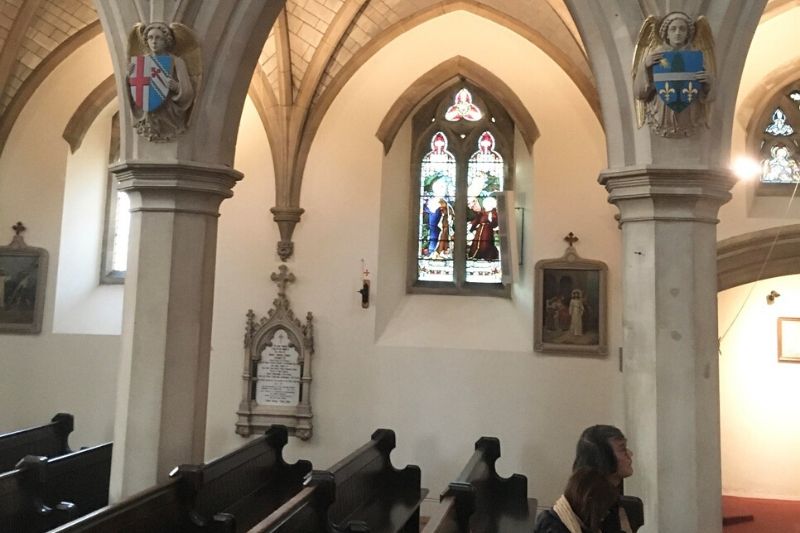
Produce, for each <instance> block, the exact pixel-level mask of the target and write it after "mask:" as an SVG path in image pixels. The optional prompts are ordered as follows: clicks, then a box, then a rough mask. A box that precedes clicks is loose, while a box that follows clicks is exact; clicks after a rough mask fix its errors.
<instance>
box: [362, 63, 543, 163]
mask: <svg viewBox="0 0 800 533" xmlns="http://www.w3.org/2000/svg"><path fill="white" fill-rule="evenodd" d="M459 77H463V78H465V79H467V80H468V81H469V82H470V83H473V84H474V85H476V86H478V87H480V88H481V89H483V90H484V91H486V92H488V93H490V94H491V95H492V96H494V97H495V98H496V99H497V101H498V102H500V104H501V105H502V106H503V107H504V108H505V109H506V111H508V114H509V115H511V118H512V120H513V121H514V125H515V126H516V128H517V129H518V130H519V132H520V134H521V135H522V138H523V139H524V140H525V147H526V148H527V149H528V152H531V151H532V150H533V143H534V142H536V139H537V138H538V137H539V128H537V126H536V122H535V121H534V120H533V117H532V116H531V114H530V113H529V112H528V109H527V108H526V107H525V105H524V104H523V103H522V100H520V99H519V97H518V96H517V95H516V93H514V91H512V90H511V88H510V87H509V86H508V85H506V84H505V82H503V80H501V79H500V78H498V77H497V76H495V75H494V74H493V73H491V72H490V71H489V70H487V69H485V68H484V67H482V66H480V65H479V64H477V63H475V62H474V61H472V60H470V59H467V58H466V57H463V56H455V57H452V58H450V59H448V60H447V61H445V62H443V63H440V64H439V65H438V66H436V67H434V68H433V69H431V70H429V71H428V72H426V73H425V74H423V75H422V76H420V77H419V78H417V80H416V81H415V82H414V83H412V84H411V86H409V87H408V89H406V90H405V91H404V92H403V94H401V95H400V97H399V98H398V99H397V101H395V103H394V104H393V105H392V107H391V109H389V112H388V113H387V114H386V116H385V117H384V118H383V120H382V121H381V124H380V126H379V127H378V131H377V132H376V133H375V136H376V137H377V138H378V139H379V140H380V141H381V143H383V149H384V153H389V150H390V149H391V147H392V143H393V142H394V139H395V137H396V136H397V132H398V131H400V127H401V126H402V125H403V123H404V122H405V121H406V119H407V118H408V116H409V115H410V114H411V112H412V111H413V110H414V109H415V108H416V107H417V105H418V104H419V103H420V102H422V101H424V100H425V99H426V98H428V97H429V96H431V95H432V94H434V93H435V92H437V91H438V90H439V89H441V88H443V87H444V86H445V85H447V84H448V83H450V82H451V81H453V80H455V79H456V78H459Z"/></svg>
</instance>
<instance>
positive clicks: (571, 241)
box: [564, 231, 579, 246]
mask: <svg viewBox="0 0 800 533" xmlns="http://www.w3.org/2000/svg"><path fill="white" fill-rule="evenodd" d="M564 240H565V241H567V242H568V243H569V245H570V246H572V245H573V244H575V243H576V242H578V240H579V239H578V237H576V236H575V234H574V233H572V232H571V231H570V232H569V234H568V235H567V236H566V237H564Z"/></svg>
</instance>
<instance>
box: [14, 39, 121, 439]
mask: <svg viewBox="0 0 800 533" xmlns="http://www.w3.org/2000/svg"><path fill="white" fill-rule="evenodd" d="M87 65H91V66H92V68H86V66H87ZM110 72H111V63H110V59H109V55H108V51H107V47H106V42H105V38H104V36H102V35H101V36H98V37H95V38H94V39H92V40H91V41H90V42H89V43H87V44H86V45H84V46H82V47H81V48H80V49H79V50H77V51H76V52H75V53H74V54H73V55H71V56H70V57H69V58H68V59H67V60H66V61H64V62H63V63H62V64H61V65H59V66H58V67H57V68H56V69H55V70H54V71H53V73H52V74H51V75H50V76H49V77H48V78H47V79H46V80H45V82H44V83H43V84H42V85H41V86H40V87H39V89H38V90H37V91H36V93H35V94H34V95H33V97H32V98H31V99H30V101H29V102H28V104H27V106H26V107H25V109H24V110H23V112H22V113H21V114H20V116H19V118H18V120H17V122H16V125H15V126H14V129H13V130H12V132H11V135H10V136H9V138H8V141H7V143H6V146H5V149H4V151H3V154H2V159H0V232H4V233H0V240H2V241H6V242H7V241H10V240H11V232H10V227H11V225H13V224H14V223H15V222H16V221H17V220H22V221H23V222H24V223H25V225H26V226H27V227H28V231H27V232H26V233H25V239H26V241H27V243H28V244H29V245H31V246H38V247H42V248H45V249H47V250H48V252H49V254H50V262H49V266H48V275H47V292H46V295H45V307H44V322H43V326H42V333H41V334H39V335H0V357H1V358H2V362H1V363H0V364H2V372H0V431H6V430H11V429H17V428H19V427H24V426H32V425H38V424H42V423H46V422H48V421H49V420H50V418H51V417H52V416H53V415H54V414H55V413H56V412H58V411H64V412H70V413H72V414H74V415H75V432H74V433H73V435H72V437H71V438H70V444H71V445H72V446H73V447H77V446H82V445H89V444H97V443H100V442H104V441H107V440H111V438H112V429H113V411H114V409H113V405H114V397H115V392H114V388H115V383H116V373H117V352H118V349H119V339H118V337H117V336H112V335H85V334H83V333H87V332H89V331H88V329H87V330H83V331H80V332H77V331H73V334H61V333H59V332H55V331H54V329H55V328H54V320H53V316H54V307H55V300H56V286H57V285H61V286H64V287H69V286H70V284H71V283H72V278H71V275H70V274H74V275H75V277H76V278H77V277H80V276H83V275H84V273H83V272H80V273H79V272H75V273H71V272H69V271H66V270H65V271H64V272H60V269H59V266H60V260H61V255H60V253H59V249H60V247H61V241H60V236H61V227H62V213H63V211H62V207H63V204H64V201H65V176H67V174H68V172H67V166H68V163H67V161H68V159H69V155H68V154H69V147H68V145H67V143H66V142H65V141H64V140H63V139H62V138H61V134H62V132H63V131H64V127H65V126H66V124H67V122H68V120H69V119H70V117H71V115H72V114H73V113H74V112H75V109H77V107H78V105H79V104H80V103H81V101H82V100H83V99H84V98H85V96H86V95H87V94H89V92H91V90H92V89H94V88H95V87H96V86H97V85H98V84H99V83H100V82H101V81H102V80H103V79H105V77H107V76H108V74H109V73H110ZM107 142H108V141H107V140H106V144H107ZM106 157H107V156H106ZM81 222H82V220H81V219H76V220H73V221H72V224H73V228H74V229H75V232H76V234H73V235H71V236H70V238H72V239H75V242H76V243H79V244H80V245H84V244H88V245H89V246H91V244H92V243H91V239H93V237H92V235H93V233H95V232H96V229H91V230H88V231H85V230H86V228H84V227H83V226H82V225H81ZM91 224H96V222H91ZM2 228H5V230H3V229H2ZM84 231H85V233H84ZM87 239H88V240H87ZM4 244H5V242H4ZM80 268H89V267H88V266H85V265H82V266H81V267H80ZM120 310H121V308H114V306H111V308H110V309H108V312H110V313H111V314H112V315H113V313H114V312H118V311H120ZM84 320H85V322H84V324H88V323H89V317H88V316H87V317H84Z"/></svg>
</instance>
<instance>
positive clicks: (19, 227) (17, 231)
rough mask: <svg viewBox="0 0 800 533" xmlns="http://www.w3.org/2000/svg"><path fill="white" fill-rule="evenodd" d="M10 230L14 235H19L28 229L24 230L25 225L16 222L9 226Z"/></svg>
mask: <svg viewBox="0 0 800 533" xmlns="http://www.w3.org/2000/svg"><path fill="white" fill-rule="evenodd" d="M11 229H13V230H14V235H21V234H22V233H23V232H24V231H25V230H26V229H28V228H26V227H25V224H23V223H22V222H17V223H16V224H14V225H13V226H11Z"/></svg>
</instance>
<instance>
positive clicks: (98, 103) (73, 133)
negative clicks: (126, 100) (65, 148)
mask: <svg viewBox="0 0 800 533" xmlns="http://www.w3.org/2000/svg"><path fill="white" fill-rule="evenodd" d="M116 97H117V86H116V84H115V83H114V75H113V74H112V75H110V76H109V77H108V78H106V79H105V80H103V81H102V82H100V84H99V85H98V86H97V87H95V88H94V89H93V90H92V92H90V93H89V95H88V96H87V97H86V98H84V100H83V102H81V104H80V105H79V106H78V109H76V110H75V113H73V114H72V117H70V119H69V122H67V126H66V128H64V133H63V134H62V137H64V140H65V141H67V144H69V148H70V150H71V151H72V153H75V150H77V149H78V148H80V146H81V143H82V142H83V137H84V136H85V135H86V132H87V131H88V130H89V127H90V126H91V125H92V124H93V123H94V121H95V119H96V118H97V115H99V114H100V112H101V111H102V110H103V109H105V107H106V106H107V105H108V104H110V103H111V102H112V101H113V100H114V99H115V98H116Z"/></svg>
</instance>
